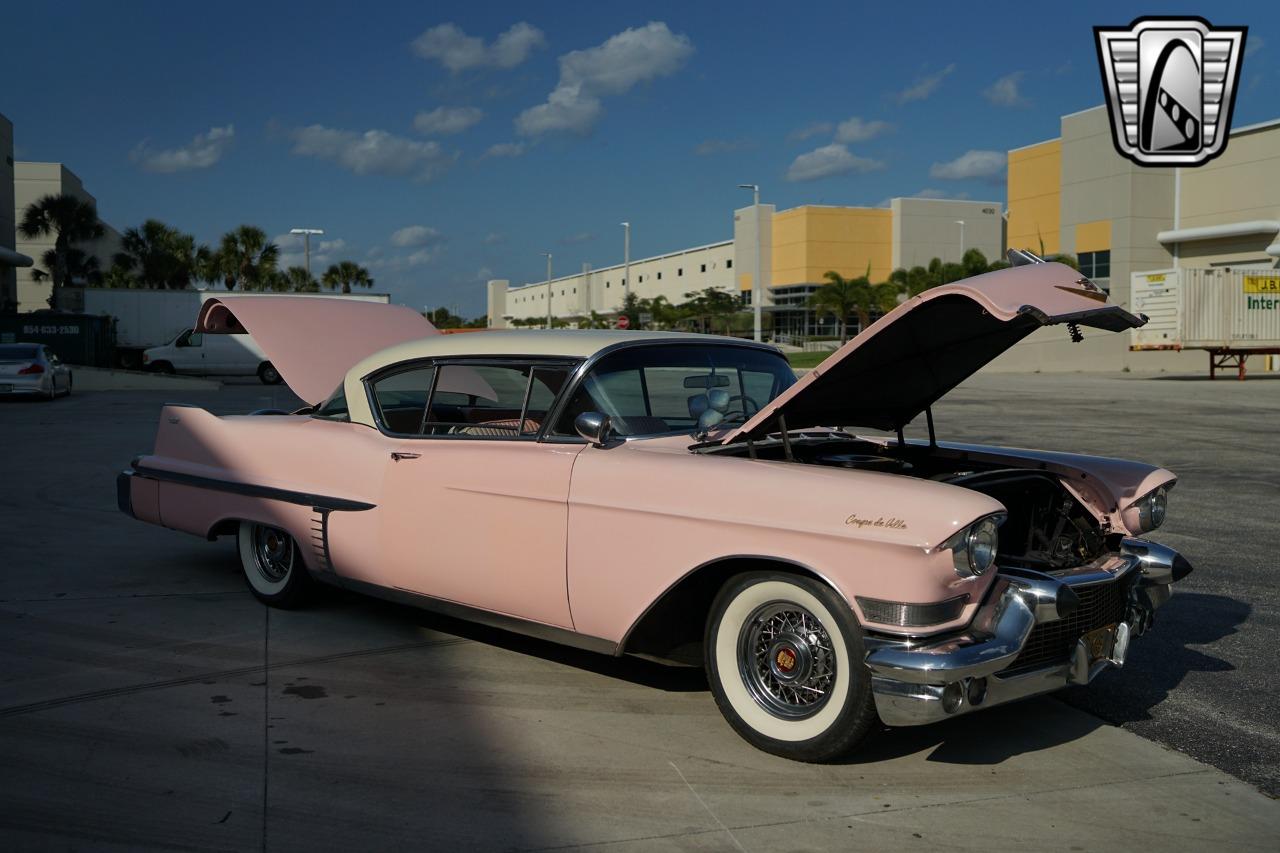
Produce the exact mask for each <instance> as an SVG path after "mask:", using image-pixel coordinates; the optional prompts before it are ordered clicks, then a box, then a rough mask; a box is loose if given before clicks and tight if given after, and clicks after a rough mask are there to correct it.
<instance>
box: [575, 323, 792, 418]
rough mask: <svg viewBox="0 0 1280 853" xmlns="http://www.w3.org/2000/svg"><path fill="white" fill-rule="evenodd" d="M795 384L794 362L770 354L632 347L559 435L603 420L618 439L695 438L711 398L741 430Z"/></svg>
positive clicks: (594, 375) (584, 389) (599, 371)
mask: <svg viewBox="0 0 1280 853" xmlns="http://www.w3.org/2000/svg"><path fill="white" fill-rule="evenodd" d="M795 381H796V377H795V374H794V373H793V372H792V371H791V365H789V364H788V363H787V360H786V359H785V358H783V357H782V356H781V355H779V354H778V353H776V352H772V351H769V350H763V349H756V348H754V347H737V346H723V345H708V344H679V345H664V346H637V347H628V348H626V349H624V350H621V351H619V352H617V353H614V354H612V355H609V356H606V357H604V358H603V359H601V360H600V362H599V363H598V364H597V365H596V366H595V367H594V368H593V369H592V370H591V372H590V373H589V374H587V377H586V379H584V380H583V383H582V385H581V386H579V387H578V389H577V391H576V392H574V395H573V398H572V399H570V401H569V404H568V407H567V408H566V409H565V414H564V416H563V417H562V418H560V421H559V423H558V424H557V426H556V430H555V431H556V433H557V434H560V435H574V429H573V421H574V418H576V417H577V416H578V415H580V414H582V413H583V412H601V413H602V414H606V415H608V416H609V419H610V421H611V422H612V426H613V429H614V431H615V432H616V433H617V434H618V435H623V436H627V435H654V434H658V433H664V432H690V431H692V430H693V428H694V427H695V426H696V425H697V422H698V414H699V413H701V412H702V411H704V410H705V409H706V408H707V405H708V395H709V392H712V391H715V392H718V393H717V394H716V396H721V397H722V396H723V395H727V396H728V405H727V407H726V408H725V411H724V415H725V419H724V423H728V424H733V423H742V422H744V421H746V420H748V419H749V418H750V417H751V416H752V415H754V414H755V413H756V412H758V411H760V409H761V408H762V407H763V406H765V405H767V404H768V403H769V402H770V401H771V400H773V398H774V397H777V396H778V395H779V394H781V393H782V392H783V391H784V390H786V389H787V388H789V387H790V386H791V385H793V384H795ZM720 392H722V393H720Z"/></svg>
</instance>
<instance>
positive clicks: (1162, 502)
mask: <svg viewBox="0 0 1280 853" xmlns="http://www.w3.org/2000/svg"><path fill="white" fill-rule="evenodd" d="M1168 510H1169V492H1168V490H1167V489H1165V487H1164V486H1161V487H1160V488H1158V489H1156V490H1155V491H1154V492H1152V493H1151V498H1150V504H1149V508H1148V510H1147V514H1148V517H1149V518H1150V519H1151V529H1152V530H1155V529H1156V528H1157V527H1159V526H1160V525H1162V524H1164V517H1165V513H1167V512H1168Z"/></svg>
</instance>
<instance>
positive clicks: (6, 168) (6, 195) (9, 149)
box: [0, 115, 31, 312]
mask: <svg viewBox="0 0 1280 853" xmlns="http://www.w3.org/2000/svg"><path fill="white" fill-rule="evenodd" d="M13 213H14V207H13V122H11V121H9V119H7V118H5V117H4V116H3V115H0V312H5V311H13V310H15V309H16V308H17V305H18V290H17V288H18V277H17V270H18V269H20V268H22V267H27V266H30V265H31V258H29V257H28V256H26V255H23V254H20V253H19V252H17V251H16V246H15V237H16V233H15V226H16V223H15V222H14V218H13Z"/></svg>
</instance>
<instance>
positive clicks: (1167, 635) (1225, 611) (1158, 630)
mask: <svg viewBox="0 0 1280 853" xmlns="http://www.w3.org/2000/svg"><path fill="white" fill-rule="evenodd" d="M1252 611H1253V608H1252V607H1251V606H1250V605H1249V604H1248V603H1247V602H1244V601H1240V600H1238V599H1235V598H1231V597H1230V596H1226V595H1214V594H1212V593H1203V592H1184V591H1177V592H1175V593H1174V596H1173V598H1171V599H1170V600H1169V601H1168V603H1166V604H1165V606H1164V607H1162V608H1160V610H1159V611H1158V612H1157V613H1156V619H1155V625H1154V626H1153V627H1152V629H1151V630H1150V631H1149V632H1147V633H1146V634H1144V635H1143V636H1142V637H1141V638H1140V639H1138V640H1137V641H1136V642H1135V643H1134V644H1133V647H1132V649H1131V651H1130V654H1129V660H1128V663H1127V664H1126V666H1125V667H1124V669H1123V670H1108V671H1106V672H1104V673H1102V674H1101V675H1099V676H1098V678H1097V679H1095V680H1094V682H1093V683H1092V684H1091V685H1089V686H1088V687H1072V688H1070V689H1068V690H1065V691H1063V692H1062V694H1061V698H1062V699H1063V701H1065V702H1066V703H1067V704H1069V705H1072V706H1073V707H1076V708H1079V709H1081V710H1084V711H1088V712H1089V713H1091V714H1096V715H1097V716H1099V717H1101V718H1102V719H1104V720H1106V721H1107V722H1109V723H1113V724H1115V725H1123V724H1124V723H1132V722H1138V721H1142V720H1150V719H1151V718H1152V714H1151V710H1152V709H1153V708H1155V707H1156V706H1157V705H1160V704H1161V703H1162V702H1164V701H1165V699H1167V698H1168V697H1169V694H1170V693H1172V692H1173V691H1174V690H1175V689H1177V687H1178V685H1180V684H1181V683H1182V681H1183V679H1185V678H1186V677H1187V675H1188V674H1189V673H1195V672H1230V671H1232V670H1234V669H1235V665H1234V664H1232V663H1231V662H1230V661H1226V660H1223V659H1222V658H1219V657H1216V656H1214V655H1212V654H1209V653H1207V652H1205V651H1202V650H1201V649H1200V648H1196V647H1203V646H1209V645H1211V644H1214V643H1217V642H1218V641H1220V640H1222V639H1224V638H1225V637H1229V636H1231V635H1232V634H1234V633H1236V630H1237V628H1238V627H1239V626H1240V625H1241V624H1243V623H1244V622H1245V620H1247V619H1248V618H1249V615H1250V614H1251V613H1252Z"/></svg>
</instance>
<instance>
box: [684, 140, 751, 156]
mask: <svg viewBox="0 0 1280 853" xmlns="http://www.w3.org/2000/svg"><path fill="white" fill-rule="evenodd" d="M754 147H755V144H754V143H753V142H752V141H751V140H750V139H707V140H704V141H703V142H701V143H699V145H698V147H697V148H694V149H693V153H694V154H697V155H698V156H699V157H710V156H712V155H714V154H732V153H733V152H734V151H745V150H747V149H749V148H754Z"/></svg>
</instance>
